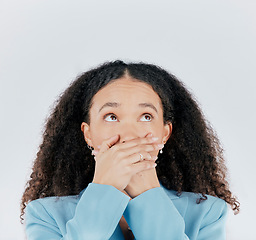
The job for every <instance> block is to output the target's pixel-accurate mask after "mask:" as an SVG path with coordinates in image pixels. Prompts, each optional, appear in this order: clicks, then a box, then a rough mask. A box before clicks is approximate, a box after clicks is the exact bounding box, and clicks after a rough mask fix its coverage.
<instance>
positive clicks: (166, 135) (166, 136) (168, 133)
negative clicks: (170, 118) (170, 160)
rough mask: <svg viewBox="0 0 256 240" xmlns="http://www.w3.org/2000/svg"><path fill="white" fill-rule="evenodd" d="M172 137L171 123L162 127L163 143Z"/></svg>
mask: <svg viewBox="0 0 256 240" xmlns="http://www.w3.org/2000/svg"><path fill="white" fill-rule="evenodd" d="M171 135H172V123H171V122H170V123H167V124H165V125H164V135H163V139H162V141H163V143H164V144H165V143H166V142H167V141H168V139H169V137H170V136H171Z"/></svg>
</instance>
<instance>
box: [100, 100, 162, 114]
mask: <svg viewBox="0 0 256 240" xmlns="http://www.w3.org/2000/svg"><path fill="white" fill-rule="evenodd" d="M119 106H121V104H120V103H117V102H107V103H105V104H104V105H103V106H102V107H101V108H100V110H99V112H100V111H101V110H102V109H103V108H105V107H114V108H117V107H119ZM139 107H142V108H146V107H149V108H152V109H153V110H155V111H156V112H157V109H156V107H155V106H154V105H153V104H152V103H140V104H139ZM157 113H158V112H157Z"/></svg>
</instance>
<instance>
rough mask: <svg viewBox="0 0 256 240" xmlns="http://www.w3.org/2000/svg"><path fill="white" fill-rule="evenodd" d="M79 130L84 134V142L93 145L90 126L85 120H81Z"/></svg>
mask: <svg viewBox="0 0 256 240" xmlns="http://www.w3.org/2000/svg"><path fill="white" fill-rule="evenodd" d="M81 130H82V132H83V134H84V140H85V141H86V143H87V144H88V145H89V146H91V147H93V144H92V139H91V132H90V126H89V125H88V124H87V123H86V122H82V124H81Z"/></svg>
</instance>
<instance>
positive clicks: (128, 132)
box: [119, 124, 147, 143]
mask: <svg viewBox="0 0 256 240" xmlns="http://www.w3.org/2000/svg"><path fill="white" fill-rule="evenodd" d="M119 135H120V142H121V143H123V142H126V141H130V140H133V139H136V138H140V137H145V136H146V135H147V132H145V129H142V128H141V127H138V126H136V124H125V125H123V126H121V127H120V129H119Z"/></svg>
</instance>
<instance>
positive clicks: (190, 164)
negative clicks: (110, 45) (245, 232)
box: [21, 61, 239, 240]
mask: <svg viewBox="0 0 256 240" xmlns="http://www.w3.org/2000/svg"><path fill="white" fill-rule="evenodd" d="M156 164H157V165H156ZM225 175H226V168H225V165H224V159H223V156H222V149H221V147H220V145H219V142H218V139H217V137H216V136H215V135H214V132H213V130H212V129H211V127H210V125H209V124H207V122H206V121H205V119H204V117H203V115H202V113H201V111H200V109H199V107H198V105H197V104H196V102H195V100H193V97H192V96H191V94H190V93H189V92H188V91H187V90H186V89H185V87H184V86H183V84H182V83H181V82H180V81H178V80H177V79H176V78H175V77H174V76H173V75H171V74H169V73H167V72H166V71H165V70H163V69H161V68H159V67H157V66H154V65H150V64H144V63H139V64H134V63H131V64H126V63H124V62H122V61H115V62H109V63H105V64H103V65H101V66H100V67H98V68H95V69H92V70H90V71H88V72H86V73H84V74H82V75H81V76H80V77H79V78H78V79H77V80H76V81H74V82H73V83H72V84H71V85H70V87H69V88H68V89H67V90H66V91H65V92H64V93H63V95H62V96H61V97H60V99H59V101H58V102H57V104H56V107H55V109H54V111H53V112H52V114H51V116H50V117H49V119H48V121H47V124H46V128H45V131H44V135H43V142H42V144H41V146H40V149H39V152H38V154H37V158H36V160H35V162H34V166H33V172H32V174H31V179H30V180H29V181H28V184H27V188H26V190H25V192H24V195H23V198H22V208H21V217H22V216H23V215H24V212H26V234H27V238H28V240H32V239H36V240H39V239H56V240H57V239H63V240H64V239H65V240H67V239H69V240H71V239H75V240H79V239H89V240H93V239H95V240H96V239H97V240H98V239H134V238H135V239H138V240H143V239H147V240H149V239H166V240H167V239H170V240H171V239H174V240H178V239H190V240H192V239H197V240H199V239H204V240H205V239H214V240H216V239H218V240H221V239H225V221H226V216H227V204H229V205H230V206H231V207H232V209H233V210H234V211H235V212H238V211H239V203H238V202H237V200H236V199H235V198H234V197H233V196H232V193H231V192H230V190H229V186H228V183H227V181H226V178H225ZM25 208H26V209H25Z"/></svg>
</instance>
